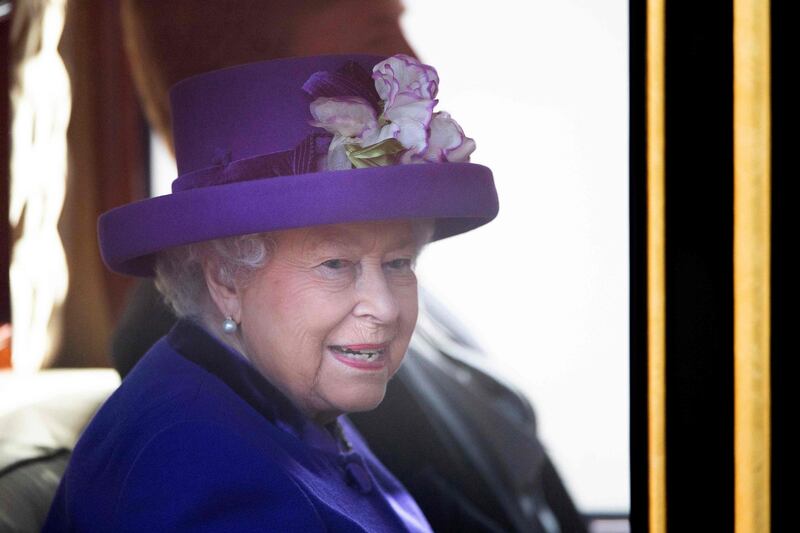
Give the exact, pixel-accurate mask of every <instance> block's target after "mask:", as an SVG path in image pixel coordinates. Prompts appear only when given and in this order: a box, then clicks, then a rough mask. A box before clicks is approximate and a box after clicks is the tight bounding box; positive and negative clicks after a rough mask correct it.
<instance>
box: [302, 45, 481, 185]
mask: <svg viewBox="0 0 800 533" xmlns="http://www.w3.org/2000/svg"><path fill="white" fill-rule="evenodd" d="M303 89H305V90H306V92H308V93H309V94H310V95H311V96H312V97H314V98H315V99H314V100H313V101H312V102H311V106H310V111H311V115H312V117H313V121H311V124H312V125H313V126H317V127H320V128H323V129H325V130H326V131H327V132H328V133H329V134H332V136H333V137H332V139H331V141H330V145H329V147H328V152H327V156H326V157H325V158H324V160H323V162H322V165H323V166H324V168H325V169H327V170H344V169H351V168H366V167H374V166H386V165H393V164H398V163H399V164H413V163H443V162H468V161H469V156H470V154H471V153H472V152H473V151H474V150H475V141H474V140H472V139H470V138H469V137H466V136H465V135H464V132H463V130H462V129H461V126H459V125H458V123H457V122H456V121H455V120H453V119H452V117H450V115H449V114H448V113H445V112H444V111H439V112H434V111H433V109H434V107H435V106H436V104H437V103H438V100H436V94H437V92H438V90H439V76H438V74H437V73H436V69H434V68H433V67H431V66H430V65H424V64H422V63H420V62H419V61H417V60H416V59H414V58H413V57H410V56H407V55H405V54H397V55H394V56H392V57H390V58H388V59H386V60H384V61H381V62H380V63H378V64H377V65H375V67H374V68H373V70H372V74H371V75H370V74H369V73H367V72H365V71H364V69H362V68H361V67H360V66H358V65H357V64H355V63H349V64H347V65H345V66H344V67H343V68H342V69H340V70H339V71H337V72H335V73H329V72H317V73H315V74H314V75H312V76H311V77H310V78H309V80H308V81H307V82H306V83H305V85H304V86H303Z"/></svg>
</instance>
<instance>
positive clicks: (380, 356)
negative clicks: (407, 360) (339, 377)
mask: <svg viewBox="0 0 800 533" xmlns="http://www.w3.org/2000/svg"><path fill="white" fill-rule="evenodd" d="M388 347H389V344H388V343H385V344H346V345H331V346H328V350H330V352H331V354H332V355H333V356H334V357H335V358H336V359H337V360H338V361H339V362H341V363H344V364H345V365H347V366H349V367H352V368H357V369H359V370H381V369H382V368H384V367H385V366H386V364H387V360H388V357H386V355H387V349H388ZM342 348H344V349H347V350H359V351H375V352H378V353H376V354H375V355H374V356H373V358H372V359H362V358H358V357H357V356H354V355H353V354H347V353H344V352H342V351H341V349H342Z"/></svg>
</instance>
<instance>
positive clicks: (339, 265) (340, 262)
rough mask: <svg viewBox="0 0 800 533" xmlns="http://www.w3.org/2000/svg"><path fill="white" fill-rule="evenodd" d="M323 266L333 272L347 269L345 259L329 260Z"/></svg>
mask: <svg viewBox="0 0 800 533" xmlns="http://www.w3.org/2000/svg"><path fill="white" fill-rule="evenodd" d="M322 266H324V267H325V268H329V269H331V270H341V269H343V268H346V267H347V261H345V260H344V259H329V260H328V261H325V262H324V263H322Z"/></svg>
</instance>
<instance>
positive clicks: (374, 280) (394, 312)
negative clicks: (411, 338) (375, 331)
mask: <svg viewBox="0 0 800 533" xmlns="http://www.w3.org/2000/svg"><path fill="white" fill-rule="evenodd" d="M360 270H361V271H360V273H359V276H358V279H357V280H356V292H357V294H358V303H357V304H356V307H355V309H354V312H355V314H356V315H357V316H360V317H371V318H372V319H373V320H375V321H376V322H382V323H392V322H394V321H395V320H397V318H398V316H399V314H400V306H399V305H398V302H397V297H396V296H395V294H394V292H393V291H392V288H391V286H390V284H389V280H388V279H387V277H386V274H385V273H384V272H383V269H382V267H381V266H368V267H367V266H364V267H362V268H361V269H360Z"/></svg>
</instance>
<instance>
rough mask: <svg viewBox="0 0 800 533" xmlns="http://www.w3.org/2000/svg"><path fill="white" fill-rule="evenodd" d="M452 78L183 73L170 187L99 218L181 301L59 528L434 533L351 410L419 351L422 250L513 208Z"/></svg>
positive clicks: (132, 382)
mask: <svg viewBox="0 0 800 533" xmlns="http://www.w3.org/2000/svg"><path fill="white" fill-rule="evenodd" d="M438 82H439V80H438V76H437V74H436V71H435V70H434V69H433V68H431V67H430V66H427V65H422V64H420V63H419V62H418V61H416V60H414V59H413V58H411V57H408V56H404V55H397V56H393V57H391V58H388V59H384V58H379V57H372V56H321V57H307V58H293V59H284V60H277V61H268V62H262V63H252V64H248V65H243V66H240V67H234V68H229V69H225V70H221V71H216V72H211V73H208V74H203V75H200V76H197V77H194V78H190V79H188V80H185V81H183V82H181V83H179V84H178V85H176V86H175V87H174V88H173V90H172V93H171V105H172V120H173V132H174V144H175V151H176V156H177V157H176V158H177V162H178V172H179V177H178V178H177V179H176V180H175V182H174V183H173V186H172V189H173V192H172V194H170V195H166V196H162V197H158V198H153V199H149V200H145V201H142V202H137V203H134V204H130V205H127V206H123V207H120V208H117V209H115V210H112V211H110V212H109V213H106V214H105V215H103V216H102V217H101V219H100V222H99V233H100V243H101V251H102V253H103V258H104V260H105V262H106V264H107V265H108V266H109V268H111V269H112V270H114V271H116V272H120V273H123V274H129V275H136V276H153V275H154V276H155V277H156V284H157V286H158V288H159V290H160V291H161V292H162V293H163V294H164V297H165V298H166V300H167V301H168V302H169V303H170V304H171V305H172V306H173V308H174V310H175V312H176V313H177V315H178V316H179V317H181V318H180V320H179V321H178V323H177V324H176V325H175V327H174V328H173V329H172V330H171V331H170V333H169V334H168V335H167V336H165V337H164V338H162V339H161V340H160V341H159V342H157V343H156V344H155V345H154V346H153V348H152V349H151V350H150V351H149V352H148V353H147V354H146V355H145V356H144V358H143V359H142V360H141V361H140V363H139V364H138V365H137V366H136V367H135V368H134V369H133V371H132V372H131V373H130V374H129V375H128V376H127V377H126V378H125V380H124V381H123V383H122V385H121V386H120V388H119V389H118V390H117V391H116V392H115V393H114V394H113V395H112V396H111V398H110V399H109V400H108V401H107V402H106V404H105V405H104V406H103V407H102V408H101V409H100V411H99V412H98V413H97V415H96V416H95V418H94V419H93V420H92V422H91V423H90V425H89V426H88V427H87V429H86V430H85V432H84V434H83V435H82V437H81V439H80V441H79V442H78V444H77V446H76V448H75V451H74V453H73V456H72V460H71V462H70V465H69V467H68V469H67V472H66V474H65V476H64V478H63V480H62V483H61V485H60V487H59V490H58V493H57V495H56V498H55V500H54V503H53V506H52V508H51V511H50V515H49V517H48V522H47V525H46V527H45V530H46V531H73V530H75V531H149V530H159V531H160V530H170V531H174V530H186V531H189V530H191V531H260V530H271V531H429V530H430V528H429V526H428V523H427V521H426V520H425V517H424V516H423V515H422V513H421V511H420V510H419V508H418V507H417V505H416V503H415V502H414V500H413V499H412V498H411V496H410V495H409V494H408V493H407V491H406V490H405V489H404V488H403V486H402V485H401V484H400V483H399V482H398V481H397V480H396V479H395V478H394V477H393V476H392V474H391V473H390V472H388V471H387V470H386V468H385V467H383V465H381V463H380V462H379V461H378V460H377V459H376V458H375V457H374V456H373V455H372V453H371V452H370V450H369V448H368V447H367V444H366V443H365V442H364V441H363V439H362V438H361V437H360V436H359V434H358V433H357V432H356V431H355V429H354V428H353V427H352V426H351V425H350V424H349V423H348V421H347V420H346V418H345V417H343V416H341V415H343V414H346V413H349V412H357V411H364V410H369V409H372V408H374V407H375V406H377V405H378V404H379V403H380V402H381V400H382V399H383V396H384V393H385V390H386V384H387V382H388V380H389V379H391V377H392V375H393V374H394V373H395V372H396V371H397V369H398V367H399V366H400V364H401V362H402V360H403V356H404V354H405V351H406V349H407V347H408V344H409V341H410V338H411V335H412V333H413V330H414V326H415V323H416V319H417V284H416V277H415V273H414V267H415V262H416V258H417V256H418V255H419V252H420V250H421V249H422V247H423V246H425V245H426V244H427V243H428V242H431V241H435V240H438V239H441V238H444V237H448V236H451V235H455V234H458V233H463V232H465V231H469V230H470V229H473V228H475V227H477V226H480V225H482V224H485V223H486V222H488V221H490V220H491V219H492V218H494V217H495V215H496V214H497V196H496V192H495V188H494V184H493V181H492V176H491V172H490V171H489V169H487V168H486V167H483V166H480V165H475V164H471V163H468V162H467V161H468V160H469V155H470V153H471V152H472V151H473V150H474V142H473V141H472V140H471V139H469V138H467V137H465V136H464V134H463V132H462V131H461V128H460V127H459V126H458V124H457V123H456V122H455V121H454V120H453V119H452V118H450V116H449V115H448V114H447V113H445V112H434V106H435V105H436V103H437V100H435V97H436V93H437V89H438ZM391 422H392V421H391V420H387V421H386V423H387V424H390V423H391Z"/></svg>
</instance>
